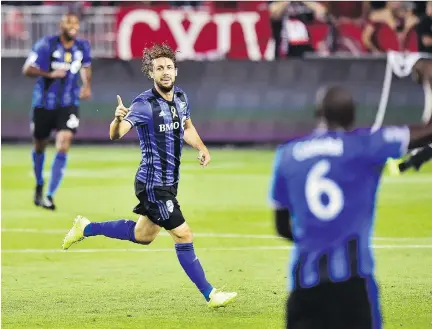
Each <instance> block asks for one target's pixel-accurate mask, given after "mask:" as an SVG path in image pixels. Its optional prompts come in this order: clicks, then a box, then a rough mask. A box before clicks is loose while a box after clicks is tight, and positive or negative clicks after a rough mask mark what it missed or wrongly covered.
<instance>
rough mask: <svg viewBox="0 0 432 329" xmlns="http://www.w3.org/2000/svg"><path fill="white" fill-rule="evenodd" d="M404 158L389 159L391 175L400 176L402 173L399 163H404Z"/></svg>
mask: <svg viewBox="0 0 432 329" xmlns="http://www.w3.org/2000/svg"><path fill="white" fill-rule="evenodd" d="M402 161H403V160H402V159H388V160H387V170H388V172H389V174H390V176H399V175H400V174H401V172H400V170H399V164H400V163H402Z"/></svg>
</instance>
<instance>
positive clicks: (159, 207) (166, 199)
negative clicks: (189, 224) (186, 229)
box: [133, 179, 185, 230]
mask: <svg viewBox="0 0 432 329" xmlns="http://www.w3.org/2000/svg"><path fill="white" fill-rule="evenodd" d="M135 195H136V197H137V198H138V200H139V204H138V205H137V206H136V207H135V208H134V210H133V212H134V213H136V214H138V215H143V216H147V217H148V218H149V219H150V220H151V221H152V222H153V223H155V224H156V225H159V226H160V227H163V228H164V229H166V230H172V229H175V228H176V227H179V226H180V225H181V224H183V223H184V222H185V219H184V217H183V214H182V212H181V210H180V205H179V203H178V201H177V199H176V196H177V186H153V187H150V186H148V185H147V184H145V183H143V182H141V181H139V180H137V179H136V180H135Z"/></svg>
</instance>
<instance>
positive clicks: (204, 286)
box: [175, 243, 213, 301]
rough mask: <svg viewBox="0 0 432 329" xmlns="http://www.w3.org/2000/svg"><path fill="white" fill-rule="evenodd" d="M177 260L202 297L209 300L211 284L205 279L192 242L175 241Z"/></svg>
mask: <svg viewBox="0 0 432 329" xmlns="http://www.w3.org/2000/svg"><path fill="white" fill-rule="evenodd" d="M175 249H176V252H177V257H178V260H179V262H180V264H181V266H182V267H183V270H184V271H185V272H186V274H187V275H188V276H189V279H191V280H192V282H193V283H195V285H196V286H197V288H198V289H199V291H201V293H202V294H203V296H204V298H205V299H206V300H207V301H209V300H210V298H209V296H210V293H211V292H212V290H213V286H212V285H211V284H210V283H209V282H208V281H207V279H206V277H205V274H204V270H203V268H202V266H201V263H200V261H199V260H198V258H197V256H196V255H195V251H194V246H193V243H176V245H175Z"/></svg>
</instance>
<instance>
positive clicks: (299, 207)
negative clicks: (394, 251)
mask: <svg viewBox="0 0 432 329" xmlns="http://www.w3.org/2000/svg"><path fill="white" fill-rule="evenodd" d="M409 140H410V133H409V129H408V127H385V128H382V129H379V130H378V131H376V132H374V133H371V132H370V130H368V129H358V130H355V131H353V132H344V131H327V132H321V133H314V134H311V135H308V136H306V137H303V138H299V139H295V140H292V141H290V142H288V143H286V144H284V145H282V146H280V147H279V149H278V152H277V156H276V160H275V169H274V173H273V183H272V189H271V196H270V197H271V199H272V201H273V202H274V203H275V204H276V205H277V206H278V207H281V208H288V209H289V210H290V213H291V216H292V232H293V236H294V250H293V257H292V264H291V274H292V275H291V284H290V285H291V288H292V289H299V288H309V287H313V286H316V285H318V284H320V283H323V282H329V281H331V282H339V281H345V280H347V279H349V278H352V277H367V276H373V274H374V258H373V250H372V247H371V236H372V233H373V223H374V215H375V204H376V193H377V189H378V185H379V182H380V177H381V173H382V170H383V168H384V166H385V163H386V161H387V159H388V158H399V157H401V156H402V155H404V154H405V152H406V151H407V148H408V143H409Z"/></svg>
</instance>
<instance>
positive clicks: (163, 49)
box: [141, 43, 177, 79]
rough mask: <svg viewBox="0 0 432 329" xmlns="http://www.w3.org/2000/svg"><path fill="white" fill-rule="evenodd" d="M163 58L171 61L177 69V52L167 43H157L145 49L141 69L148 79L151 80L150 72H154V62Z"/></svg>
mask: <svg viewBox="0 0 432 329" xmlns="http://www.w3.org/2000/svg"><path fill="white" fill-rule="evenodd" d="M161 57H166V58H169V59H171V60H172V61H173V63H174V66H175V67H177V62H176V52H175V51H174V50H173V49H172V48H171V47H170V46H169V45H167V44H166V43H162V44H158V43H155V44H153V46H152V47H151V48H144V50H143V59H142V68H141V69H142V71H143V72H144V74H145V75H146V76H147V78H149V79H151V76H150V72H151V71H152V70H153V60H154V59H156V58H161Z"/></svg>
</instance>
